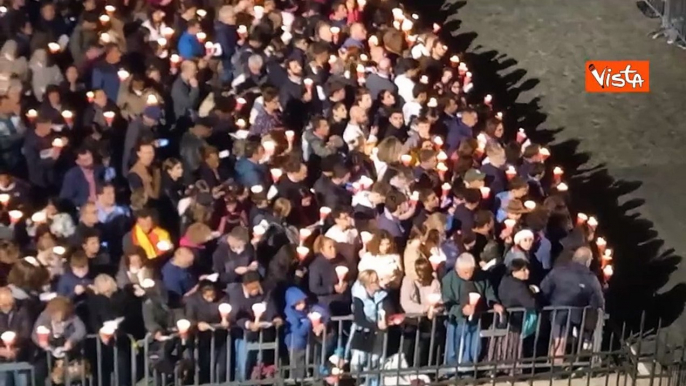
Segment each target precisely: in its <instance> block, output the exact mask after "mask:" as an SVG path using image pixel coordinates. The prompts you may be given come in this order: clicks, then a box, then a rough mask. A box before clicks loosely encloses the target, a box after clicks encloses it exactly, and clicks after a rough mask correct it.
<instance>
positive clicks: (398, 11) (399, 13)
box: [391, 8, 405, 21]
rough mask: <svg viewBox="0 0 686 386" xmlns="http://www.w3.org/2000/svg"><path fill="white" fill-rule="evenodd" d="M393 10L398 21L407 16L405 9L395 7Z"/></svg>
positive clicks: (394, 17)
mask: <svg viewBox="0 0 686 386" xmlns="http://www.w3.org/2000/svg"><path fill="white" fill-rule="evenodd" d="M391 12H393V19H395V20H396V21H401V20H403V19H404V18H405V15H404V14H403V10H402V9H400V8H393V10H392V11H391Z"/></svg>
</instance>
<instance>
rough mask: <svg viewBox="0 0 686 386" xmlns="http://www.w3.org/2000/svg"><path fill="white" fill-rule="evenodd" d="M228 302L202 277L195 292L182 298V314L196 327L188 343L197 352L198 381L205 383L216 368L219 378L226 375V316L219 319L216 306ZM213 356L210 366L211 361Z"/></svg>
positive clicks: (227, 326) (227, 325)
mask: <svg viewBox="0 0 686 386" xmlns="http://www.w3.org/2000/svg"><path fill="white" fill-rule="evenodd" d="M222 303H228V304H230V303H229V299H228V298H227V297H226V296H225V295H224V293H223V292H221V291H219V290H218V289H217V285H216V283H214V282H211V281H209V280H202V281H201V282H200V283H199V284H198V291H197V292H195V293H194V294H192V295H191V296H189V297H188V298H187V299H186V301H185V307H184V315H185V316H186V318H188V320H189V321H190V322H191V324H192V326H193V327H194V329H196V330H197V337H198V339H197V340H195V341H193V343H192V345H193V346H195V349H196V350H197V352H198V357H197V359H198V362H197V364H196V365H197V366H198V367H199V369H200V378H199V380H200V382H202V383H203V384H204V383H208V382H209V381H210V373H211V372H214V371H216V372H217V373H218V374H220V375H219V377H220V379H224V378H225V375H226V356H227V347H226V335H227V334H228V331H227V330H228V328H229V326H230V325H229V319H228V317H227V318H222V317H221V315H220V313H219V310H218V309H219V305H220V304H222ZM211 358H215V362H214V366H216V368H212V367H211V366H212V360H211Z"/></svg>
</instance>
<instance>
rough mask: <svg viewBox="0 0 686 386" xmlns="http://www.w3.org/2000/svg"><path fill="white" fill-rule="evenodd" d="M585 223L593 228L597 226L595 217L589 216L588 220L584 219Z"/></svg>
mask: <svg viewBox="0 0 686 386" xmlns="http://www.w3.org/2000/svg"><path fill="white" fill-rule="evenodd" d="M586 224H588V226H589V227H591V229H593V230H595V229H596V228H597V227H598V220H596V218H595V217H589V218H588V221H586Z"/></svg>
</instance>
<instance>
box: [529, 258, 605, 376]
mask: <svg viewBox="0 0 686 386" xmlns="http://www.w3.org/2000/svg"><path fill="white" fill-rule="evenodd" d="M592 261H593V252H591V250H590V249H589V248H587V247H581V248H579V249H577V250H576V251H575V252H574V254H573V255H572V259H571V261H567V262H561V263H560V264H556V265H555V266H554V267H553V269H552V270H551V271H550V273H549V274H548V275H547V276H546V277H545V279H543V281H542V282H541V292H542V293H543V295H544V296H545V298H546V299H547V300H548V302H549V304H550V305H551V306H557V307H574V308H573V309H571V310H569V311H562V312H556V313H555V317H554V319H553V320H552V321H551V323H552V328H553V331H552V347H551V348H550V350H551V351H552V353H551V355H554V356H555V358H554V359H553V361H554V363H556V364H560V363H562V362H563V361H564V358H562V357H561V356H562V355H565V354H566V352H567V351H566V348H567V340H568V339H569V338H570V336H572V334H573V332H572V330H578V331H579V334H578V338H579V339H582V340H583V341H584V345H586V344H588V343H589V342H590V339H591V337H590V336H589V331H591V330H593V328H594V327H595V324H596V320H597V318H598V313H597V312H596V310H600V311H602V310H603V309H604V308H605V297H604V295H603V289H602V286H601V285H600V281H598V277H597V276H596V275H595V274H594V273H593V272H592V271H591V270H590V269H589V267H590V265H591V262H592ZM582 307H590V309H589V310H585V309H582Z"/></svg>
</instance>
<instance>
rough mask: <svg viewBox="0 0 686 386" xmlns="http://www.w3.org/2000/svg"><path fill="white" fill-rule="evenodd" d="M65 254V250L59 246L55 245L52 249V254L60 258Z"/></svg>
mask: <svg viewBox="0 0 686 386" xmlns="http://www.w3.org/2000/svg"><path fill="white" fill-rule="evenodd" d="M66 252H67V248H65V247H63V246H61V245H56V246H54V247H52V253H54V254H56V255H59V256H62V255H64V254H65V253H66Z"/></svg>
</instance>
